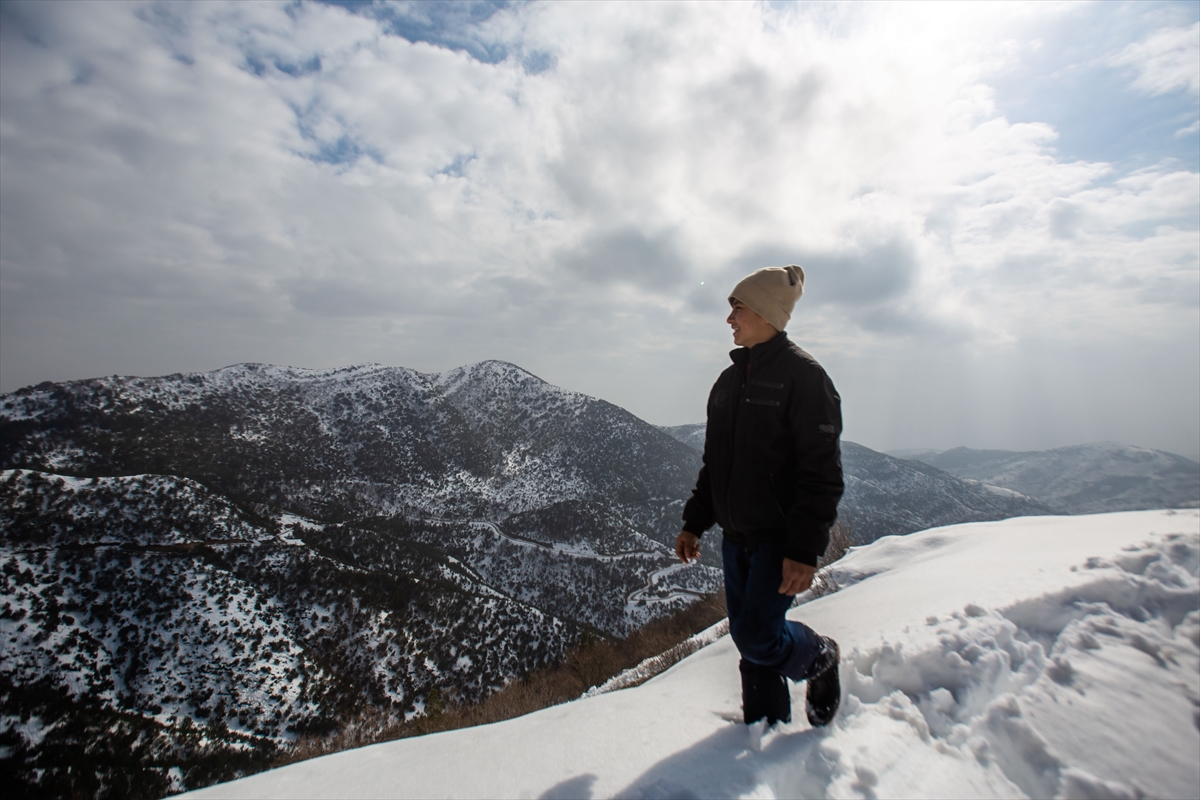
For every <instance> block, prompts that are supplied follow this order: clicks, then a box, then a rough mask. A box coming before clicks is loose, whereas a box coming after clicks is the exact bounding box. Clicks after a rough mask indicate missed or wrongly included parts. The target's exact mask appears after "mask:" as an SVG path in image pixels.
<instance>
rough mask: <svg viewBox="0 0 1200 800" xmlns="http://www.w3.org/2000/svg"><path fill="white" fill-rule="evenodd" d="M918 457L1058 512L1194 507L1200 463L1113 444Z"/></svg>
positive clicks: (1199, 501)
mask: <svg viewBox="0 0 1200 800" xmlns="http://www.w3.org/2000/svg"><path fill="white" fill-rule="evenodd" d="M919 458H920V460H921V461H924V462H925V463H927V464H931V465H933V466H935V467H938V468H940V469H943V470H945V471H946V472H949V473H952V474H954V475H957V476H958V477H960V478H966V479H970V480H977V481H981V482H983V483H986V484H990V485H992V486H1000V487H1004V488H1007V489H1011V490H1013V491H1016V492H1020V493H1021V494H1024V495H1027V496H1029V497H1032V498H1035V499H1036V500H1038V501H1039V502H1041V503H1044V504H1045V505H1047V506H1049V507H1050V508H1053V509H1054V510H1056V511H1058V512H1060V513H1067V514H1092V513H1099V512H1104V511H1134V510H1138V509H1145V508H1196V507H1197V506H1200V464H1198V463H1196V462H1195V461H1191V460H1189V459H1186V458H1183V457H1182V456H1177V455H1174V454H1172V453H1164V452H1162V451H1160V450H1150V449H1147V448H1144V447H1130V446H1128V445H1122V444H1117V443H1115V442H1100V443H1097V444H1085V445H1077V446H1074V447H1060V448H1057V449H1055V450H1044V451H1035V452H1012V451H1008V450H971V449H969V448H966V447H959V448H955V449H954V450H946V451H944V452H941V453H931V454H924V455H921V456H920V457H919Z"/></svg>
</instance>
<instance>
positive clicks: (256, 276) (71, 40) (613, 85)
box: [0, 3, 1200, 450]
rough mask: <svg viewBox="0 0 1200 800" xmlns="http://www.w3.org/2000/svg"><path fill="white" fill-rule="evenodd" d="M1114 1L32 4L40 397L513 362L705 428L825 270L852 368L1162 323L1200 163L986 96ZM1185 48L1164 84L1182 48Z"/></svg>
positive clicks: (1181, 331) (22, 192)
mask: <svg viewBox="0 0 1200 800" xmlns="http://www.w3.org/2000/svg"><path fill="white" fill-rule="evenodd" d="M411 10H412V9H408V11H411ZM402 11H403V9H402ZM1101 12H1102V9H1101V10H1100V11H1097V10H1096V9H1094V8H1091V7H1086V8H1085V7H1080V6H1076V5H1065V6H1059V5H1051V6H1050V7H1048V8H1044V7H1043V6H1042V5H1039V4H1033V5H1022V4H1017V5H1009V4H998V5H991V4H986V5H985V4H961V5H952V6H948V5H946V4H928V5H917V6H911V5H905V6H895V5H892V4H880V5H871V6H821V5H818V6H815V7H809V6H802V7H796V8H787V9H784V10H782V11H780V10H775V9H773V8H771V7H768V6H761V5H752V4H744V3H734V4H711V3H709V4H674V3H672V4H617V3H606V4H529V5H522V6H517V7H515V8H511V9H506V10H502V11H499V12H497V13H495V14H494V15H492V16H491V17H490V18H488V19H486V20H484V21H479V20H476V19H472V20H469V21H468V22H465V23H463V25H464V27H463V28H462V30H460V31H458V32H455V31H450V32H449V33H447V34H446V35H445V36H443V39H446V40H448V41H449V40H451V39H455V36H457V37H458V39H455V41H457V40H459V39H461V40H462V41H464V42H468V40H469V42H468V44H469V45H470V48H471V49H472V52H476V51H478V52H488V53H501V52H503V53H507V54H508V55H507V57H506V58H503V59H502V60H499V61H497V62H496V63H487V62H486V61H480V60H478V59H477V58H475V57H473V56H472V55H470V53H468V52H466V51H465V50H453V49H449V48H447V47H442V46H437V45H434V44H430V43H426V42H416V43H414V42H410V41H408V40H406V39H403V38H401V37H399V36H397V35H394V34H393V33H390V32H389V31H390V30H391V29H390V28H389V23H388V19H387V17H386V15H385V14H383V13H382V12H381V11H380V9H375V10H374V11H373V13H376V16H378V17H379V18H371V17H367V16H359V15H354V14H351V13H347V12H346V11H345V10H343V9H340V8H335V7H329V6H321V5H311V4H305V5H300V6H294V5H283V4H274V3H265V4H256V3H233V4H224V3H203V4H167V5H158V4H142V5H115V4H90V3H83V4H79V5H69V4H33V5H15V6H13V5H8V6H4V9H3V12H2V13H3V16H2V17H0V20H2V25H0V35H2V37H3V38H2V43H3V47H2V48H0V65H2V67H3V69H2V70H0V92H2V94H3V101H4V102H3V105H2V107H0V133H2V137H3V138H2V139H0V175H2V176H3V177H2V178H0V194H2V196H3V199H4V202H3V204H2V207H0V224H2V225H3V236H2V237H0V258H2V259H3V260H2V271H0V282H2V283H3V292H2V293H0V295H2V296H0V304H2V307H3V315H2V317H0V325H2V326H3V335H2V336H0V357H2V358H3V364H4V369H3V371H2V372H3V380H4V389H5V390H6V391H7V390H11V389H13V388H16V386H18V385H22V384H24V383H30V382H36V381H38V380H42V379H45V378H56V379H59V378H69V377H87V376H90V375H93V374H99V373H105V372H112V371H127V372H141V373H153V372H170V371H176V370H181V369H200V368H210V367H216V366H221V365H223V364H225V363H229V362H233V361H242V360H261V361H276V362H285V363H293V364H297V365H301V366H314V367H316V366H334V365H341V364H347V363H357V362H362V361H367V360H379V361H385V362H388V363H394V364H403V365H406V366H411V367H415V368H418V369H428V370H440V369H446V368H449V367H452V366H456V365H458V364H461V363H466V362H469V361H474V360H479V359H482V358H488V357H499V358H505V359H508V360H511V361H514V362H516V363H519V364H521V365H523V366H526V367H527V368H530V369H533V370H534V371H535V372H538V373H539V374H541V375H542V376H543V377H546V378H547V379H550V380H554V381H555V382H558V383H562V384H565V385H568V386H570V387H572V388H576V389H581V390H585V391H590V392H592V393H595V394H599V395H601V396H603V397H606V398H608V399H612V400H613V401H615V402H619V403H621V404H623V405H625V406H627V407H629V408H631V410H634V411H635V412H637V413H640V414H643V415H644V416H646V417H648V418H650V419H652V420H653V421H656V422H657V421H661V422H684V421H689V420H691V419H695V418H697V417H698V416H699V414H700V413H702V409H703V396H704V392H705V391H706V386H707V383H708V382H709V381H710V380H711V377H712V373H713V372H714V370H715V369H716V368H717V367H719V365H720V361H721V359H722V358H723V356H722V355H721V351H722V350H723V349H724V348H725V347H726V346H727V336H726V333H725V332H724V330H723V329H722V327H721V325H720V320H721V318H723V316H724V311H723V307H724V292H725V291H726V290H727V288H728V286H730V285H732V282H733V281H735V280H736V279H737V278H738V277H740V276H741V275H742V274H743V273H744V272H747V271H749V270H750V269H753V268H756V267H758V266H763V265H764V264H765V263H787V262H791V261H797V260H798V261H800V263H803V264H805V265H806V267H808V272H809V282H808V292H807V293H806V296H805V298H804V299H803V300H802V301H801V303H802V305H801V307H800V308H799V309H798V313H797V317H796V323H795V325H794V326H793V327H794V330H795V331H796V333H797V335H799V336H802V337H803V338H804V339H805V341H806V342H810V343H811V344H812V347H813V349H814V352H817V354H818V355H819V356H821V357H822V358H825V357H826V355H827V356H828V358H829V359H830V360H831V362H832V363H834V364H836V365H837V366H838V367H839V368H840V369H842V370H843V371H844V372H845V374H847V375H850V374H851V372H852V371H853V370H855V369H856V366H855V365H856V364H860V363H866V362H867V361H869V360H870V358H868V356H869V355H870V354H872V353H881V352H884V351H888V348H890V347H893V346H903V347H906V348H908V349H910V350H912V351H914V352H922V351H925V350H926V348H936V349H937V350H938V352H939V353H942V354H943V356H944V357H946V358H951V357H952V358H954V359H959V360H960V362H961V361H962V360H967V361H969V360H970V359H973V358H976V357H978V355H979V354H980V353H984V352H987V353H994V352H998V351H997V350H996V348H1000V349H1005V348H1007V349H1008V350H1005V352H1008V351H1009V350H1012V349H1014V348H1015V349H1016V350H1020V349H1021V348H1024V347H1034V346H1036V347H1039V348H1043V346H1042V344H1037V345H1034V344H1032V343H1033V342H1038V343H1043V342H1045V341H1047V340H1053V341H1055V342H1060V343H1062V342H1086V341H1095V340H1097V339H1098V338H1103V339H1105V340H1108V339H1110V338H1112V339H1116V340H1121V341H1123V342H1124V344H1123V345H1122V346H1123V347H1125V348H1126V349H1127V350H1129V351H1130V352H1133V351H1135V350H1136V349H1137V348H1138V347H1143V346H1145V347H1157V346H1160V343H1161V342H1162V341H1163V340H1164V338H1165V339H1166V340H1170V338H1171V337H1177V336H1180V335H1190V334H1189V332H1192V331H1194V330H1195V328H1196V313H1195V303H1192V305H1190V306H1189V305H1188V302H1189V298H1191V297H1193V296H1194V288H1193V287H1194V286H1195V283H1196V279H1195V276H1196V272H1197V270H1196V264H1197V261H1198V256H1197V249H1198V248H1197V244H1196V225H1195V219H1196V209H1197V208H1200V190H1198V189H1197V175H1196V173H1194V172H1189V171H1187V170H1186V169H1184V168H1182V167H1180V166H1179V165H1178V164H1177V163H1175V162H1170V161H1164V162H1162V163H1160V164H1158V165H1157V166H1155V167H1153V168H1151V169H1144V170H1142V171H1139V172H1137V173H1133V174H1122V173H1119V172H1118V171H1117V170H1116V168H1115V167H1114V166H1113V165H1110V164H1103V163H1089V162H1064V161H1061V160H1059V158H1058V156H1057V155H1056V152H1055V143H1056V136H1057V134H1056V131H1055V130H1054V129H1053V128H1052V127H1050V126H1049V125H1046V124H1042V123H1036V122H1034V123H1020V124H1018V123H1013V122H1010V121H1009V120H1008V119H1006V118H1004V117H1003V116H1002V115H1000V114H999V113H998V111H997V109H996V108H995V105H994V103H993V99H992V91H991V89H990V86H989V84H988V81H989V80H990V78H991V76H993V75H994V74H997V73H998V72H999V71H1003V70H1005V69H1008V68H1009V67H1010V66H1011V65H1012V64H1013V63H1015V61H1016V60H1019V59H1020V58H1022V57H1023V55H1022V54H1023V53H1025V52H1026V51H1027V50H1028V49H1029V47H1028V46H1026V45H1021V44H1014V43H1019V42H1025V41H1030V40H1032V39H1035V38H1036V36H1033V35H1032V33H1036V30H1037V26H1038V25H1039V24H1042V21H1043V20H1044V19H1046V18H1051V17H1052V18H1055V19H1059V18H1062V17H1063V15H1070V14H1079V13H1101ZM403 13H408V12H407V11H403ZM422 24H424V23H422ZM430 24H432V23H430ZM1031 32H1032V33H1031ZM1155 36H1158V34H1155ZM1163 41H1166V40H1163ZM1172 41H1174V40H1172ZM1154 42H1159V40H1158V39H1155V37H1154V36H1152V37H1150V38H1149V39H1146V40H1145V41H1143V42H1141V43H1138V44H1137V45H1136V46H1137V47H1142V48H1143V50H1137V51H1136V52H1137V53H1143V52H1144V53H1150V54H1151V55H1145V56H1144V57H1143V56H1141V55H1139V56H1138V59H1139V60H1137V61H1136V62H1135V61H1129V62H1128V63H1129V64H1130V65H1136V66H1137V68H1138V69H1139V70H1140V72H1139V78H1138V80H1142V79H1143V78H1145V76H1147V75H1151V74H1154V75H1166V74H1167V73H1168V72H1169V70H1168V69H1167V67H1166V66H1163V65H1166V64H1170V63H1175V62H1174V61H1171V59H1170V58H1167V57H1166V56H1165V55H1163V54H1165V53H1169V52H1175V51H1176V50H1178V48H1175V50H1171V48H1170V47H1168V46H1167V45H1165V44H1164V45H1161V46H1160V44H1154V47H1151V43H1154ZM1168 44H1169V43H1168ZM1173 46H1174V45H1172V47H1173ZM463 47H467V45H466V44H464V45H463ZM1131 47H1132V46H1131ZM1154 48H1157V49H1154ZM1122 52H1123V53H1131V52H1134V51H1133V50H1130V49H1129V48H1126V49H1125V50H1124V51H1122ZM1153 54H1158V55H1153ZM535 56H536V58H535ZM1130 58H1133V56H1130ZM1172 58H1173V57H1172ZM1176 61H1178V59H1176ZM534 62H536V63H537V64H538V65H539V66H538V68H537V69H531V68H530V64H532V63H534ZM1123 63H1124V62H1123ZM547 65H550V66H549V68H542V67H545V66H547ZM1148 65H1149V66H1148ZM1171 74H1174V73H1171ZM1147 80H1149V79H1147ZM1154 80H1156V81H1159V82H1158V83H1153V84H1147V86H1150V85H1153V86H1160V85H1164V86H1165V85H1171V86H1176V87H1177V88H1179V87H1181V86H1183V85H1182V84H1178V81H1176V83H1175V84H1170V83H1169V81H1167V79H1166V78H1162V79H1161V80H1160V79H1159V78H1155V79H1154ZM1163 81H1167V82H1166V83H1164V82H1163ZM1188 86H1194V84H1188ZM1147 91H1149V90H1147ZM702 281H703V282H704V285H703V286H701V282H702ZM1189 292H1192V293H1193V294H1189ZM948 343H949V344H948ZM951 344H953V345H954V346H953V347H951V346H950V345H951ZM947 347H949V348H950V349H945V348H947ZM955 348H959V349H955ZM989 348H990V349H989ZM1043 349H1044V348H1043ZM889 352H890V351H889ZM948 353H954V355H953V356H951V355H946V354H948ZM956 363H959V362H956ZM958 371H959V372H960V373H961V372H963V370H961V369H960V370H958ZM954 372H955V370H954V369H949V370H948V373H949V374H947V375H944V376H942V377H940V378H938V380H939V381H940V383H939V386H940V387H941V389H940V391H945V392H948V393H949V394H950V395H952V396H955V397H959V396H961V394H960V393H956V392H959V390H957V389H955V388H954V387H953V385H952V383H953V381H952V378H953V373H954ZM835 375H836V373H835ZM848 380H850V379H849V378H848ZM1089 380H1092V381H1100V380H1102V379H1101V378H1100V377H1097V376H1096V375H1093V376H1092V377H1091V378H1089ZM851 382H852V383H856V384H857V383H858V382H859V381H858V379H857V378H854V379H852V380H851ZM862 386H863V388H862V389H860V391H872V389H871V388H870V386H871V384H870V381H866V382H865V383H863V384H862ZM880 390H881V389H880V388H879V386H876V388H875V389H874V391H880ZM912 390H913V387H912V386H911V385H910V386H907V387H905V386H904V385H900V387H899V388H897V389H895V390H894V391H912ZM889 391H893V390H891V389H889ZM863 413H864V414H867V415H868V416H871V417H872V419H873V420H875V421H874V422H872V423H871V425H870V426H866V427H869V429H870V430H871V431H872V435H873V436H876V437H877V439H878V440H879V442H878V443H880V444H882V443H883V440H884V439H886V438H887V434H886V431H887V430H888V429H889V425H891V423H890V422H885V421H881V420H884V416H883V415H882V412H877V411H870V412H863ZM1097 419H1099V418H1097ZM859 424H860V425H861V424H862V423H861V422H860V423H859ZM1099 425H1100V423H1099V422H1097V426H1099ZM1193 427H1195V426H1193ZM1187 435H1189V436H1193V438H1195V434H1191V433H1189V434H1187ZM1097 438H1106V437H1105V436H1100V437H1097ZM1107 438H1121V437H1120V435H1119V434H1118V433H1112V434H1111V435H1109V436H1108V437H1107ZM867 443H868V444H870V443H871V442H870V441H868V442H867ZM957 443H971V442H965V441H960V442H957ZM1135 443H1148V442H1144V441H1139V442H1135ZM916 444H920V443H916ZM1160 444H1161V442H1160ZM1188 447H1190V445H1188ZM1176 449H1185V450H1186V449H1187V448H1186V447H1185V448H1176Z"/></svg>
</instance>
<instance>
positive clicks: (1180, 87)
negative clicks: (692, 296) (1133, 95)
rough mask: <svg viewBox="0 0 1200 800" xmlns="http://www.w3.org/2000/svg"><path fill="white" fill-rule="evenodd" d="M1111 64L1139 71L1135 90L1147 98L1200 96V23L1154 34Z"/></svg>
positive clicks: (1128, 48) (1125, 49)
mask: <svg viewBox="0 0 1200 800" xmlns="http://www.w3.org/2000/svg"><path fill="white" fill-rule="evenodd" d="M1112 63H1113V65H1114V66H1129V67H1133V68H1134V69H1135V70H1137V73H1138V76H1137V78H1136V79H1135V80H1134V81H1133V87H1134V88H1135V89H1138V90H1139V91H1142V92H1145V93H1146V94H1152V95H1158V94H1167V93H1168V92H1176V91H1186V92H1190V93H1191V94H1200V22H1198V23H1195V24H1193V25H1191V26H1188V27H1175V28H1163V29H1161V30H1158V31H1155V32H1154V33H1152V34H1150V35H1149V36H1147V37H1146V38H1145V39H1143V40H1141V41H1140V42H1134V43H1133V44H1130V45H1127V46H1126V47H1125V48H1124V49H1122V50H1121V52H1120V53H1118V54H1117V55H1116V56H1114V57H1113V59H1112Z"/></svg>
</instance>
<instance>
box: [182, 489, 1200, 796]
mask: <svg viewBox="0 0 1200 800" xmlns="http://www.w3.org/2000/svg"><path fill="white" fill-rule="evenodd" d="M1198 563H1200V514H1198V513H1197V512H1196V511H1192V510H1185V511H1142V512H1127V513H1119V514H1108V515H1098V516H1085V517H1031V518H1020V519H1011V520H1005V521H1002V522H988V523H974V524H966V525H958V526H954V527H948V528H940V529H934V530H930V531H925V532H922V533H917V534H912V535H909V536H905V537H889V538H885V539H882V540H880V541H878V542H876V543H874V544H872V545H869V546H866V547H862V548H858V549H855V550H854V551H852V552H851V553H850V554H849V555H847V556H846V558H845V559H843V560H842V561H841V562H839V563H838V564H837V565H836V567H835V571H836V579H837V581H838V582H839V583H840V585H841V586H842V588H841V590H840V591H838V592H837V593H835V594H832V595H827V596H825V597H822V598H820V599H816V600H813V601H812V602H809V603H806V604H804V605H801V606H800V607H798V608H796V609H794V610H793V611H792V612H791V613H792V615H793V616H794V617H796V618H798V619H803V620H805V621H806V622H807V623H809V624H810V625H812V626H813V627H815V628H816V629H817V630H819V631H822V632H824V633H827V634H830V635H832V636H834V637H836V638H837V639H838V640H839V642H840V643H841V647H842V653H843V660H842V674H843V686H844V690H843V710H842V712H841V714H840V716H839V717H838V719H837V720H836V721H835V723H834V724H833V725H831V726H830V727H829V728H828V729H824V730H812V729H810V728H809V726H808V724H807V723H806V722H803V721H798V722H794V723H792V724H788V725H782V726H779V727H778V728H776V729H773V730H769V731H765V732H764V731H763V730H762V729H761V728H760V727H758V726H752V727H749V728H747V727H746V726H744V725H742V724H740V723H739V722H738V721H737V718H738V716H739V708H738V704H739V686H738V678H737V653H736V651H735V650H734V648H733V646H732V644H731V643H730V641H729V639H728V637H726V638H722V639H720V640H719V641H717V642H716V643H715V644H713V645H710V646H709V647H706V648H704V649H703V650H701V651H699V652H698V653H696V654H694V655H692V656H691V657H689V658H687V659H685V660H683V661H681V662H680V663H679V664H677V665H675V666H674V667H672V668H671V669H670V670H668V671H667V672H665V673H663V674H662V675H660V676H658V677H656V678H654V679H652V680H650V681H649V682H647V683H645V684H643V685H642V686H639V687H637V688H632V689H625V690H621V691H616V692H611V693H608V694H601V695H598V696H593V697H587V698H583V699H580V700H578V701H575V702H573V703H568V704H565V705H562V706H558V707H555V708H550V709H546V710H544V711H540V712H537V713H534V714H530V715H528V716H526V717H522V718H519V719H515V720H510V721H508V722H503V723H499V724H496V725H490V726H485V727H480V728H473V729H467V730H461V731H453V732H449V733H442V734H436V735H432V736H427V737H423V738H419V739H407V740H401V741H397V742H391V743H387V744H381V745H376V746H373V747H367V748H363V749H360V750H355V751H350V752H345V753H339V754H336V755H332V756H326V757H324V758H320V759H314V760H312V761H308V762H304V763H300V764H294V765H291V766H288V767H284V768H281V769H278V770H274V771H271V772H266V773H261V774H258V775H254V776H251V777H249V778H246V779H243V780H241V781H237V782H234V783H230V784H225V785H221V786H214V787H210V788H208V789H205V790H202V791H200V792H197V793H196V795H195V796H197V797H237V798H252V797H297V796H304V797H546V798H552V797H614V796H616V797H641V798H665V797H758V798H766V797H860V796H862V797H1022V796H1033V797H1090V798H1102V797H1104V798H1114V797H1130V798H1132V797H1139V796H1151V797H1198V796H1200V759H1197V753H1200V608H1198V606H1200V596H1198V589H1200V574H1198ZM803 688H804V687H803V684H801V685H797V686H794V687H793V698H794V701H795V703H796V708H797V711H799V709H801V708H802V707H803V706H802V704H803ZM799 716H800V719H801V720H802V719H803V715H802V714H800V715H799Z"/></svg>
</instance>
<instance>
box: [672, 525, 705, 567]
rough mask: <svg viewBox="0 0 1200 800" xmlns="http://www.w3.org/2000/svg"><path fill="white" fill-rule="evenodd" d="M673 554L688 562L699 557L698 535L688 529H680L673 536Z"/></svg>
mask: <svg viewBox="0 0 1200 800" xmlns="http://www.w3.org/2000/svg"><path fill="white" fill-rule="evenodd" d="M675 555H677V556H679V560H680V561H682V562H683V563H685V564H686V563H688V562H689V561H692V560H694V559H697V558H699V557H700V537H699V536H697V535H696V534H694V533H692V532H690V531H680V532H679V535H678V536H676V537H675Z"/></svg>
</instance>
